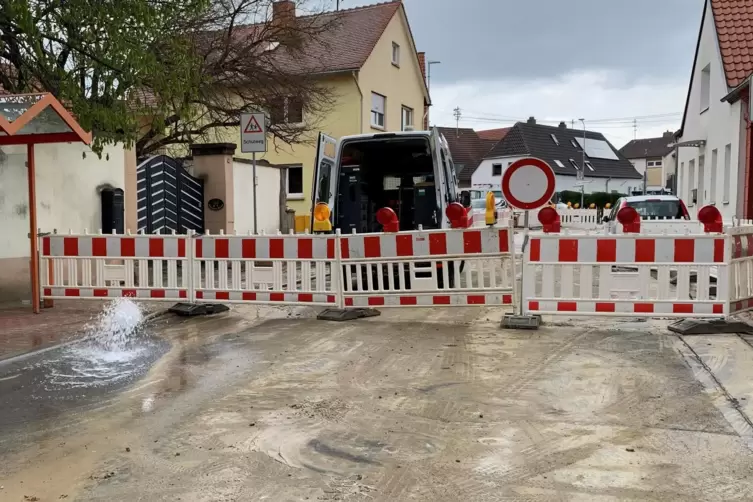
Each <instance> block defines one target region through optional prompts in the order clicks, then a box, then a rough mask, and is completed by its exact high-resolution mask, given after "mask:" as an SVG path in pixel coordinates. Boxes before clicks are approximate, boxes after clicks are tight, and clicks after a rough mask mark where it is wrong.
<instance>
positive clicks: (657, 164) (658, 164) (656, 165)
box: [646, 159, 662, 167]
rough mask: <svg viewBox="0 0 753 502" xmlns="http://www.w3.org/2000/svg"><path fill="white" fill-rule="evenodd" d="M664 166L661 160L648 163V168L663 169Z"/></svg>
mask: <svg viewBox="0 0 753 502" xmlns="http://www.w3.org/2000/svg"><path fill="white" fill-rule="evenodd" d="M661 166H662V160H661V159H654V160H647V161H646V167H661Z"/></svg>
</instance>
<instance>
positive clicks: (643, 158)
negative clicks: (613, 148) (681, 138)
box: [620, 131, 675, 188]
mask: <svg viewBox="0 0 753 502" xmlns="http://www.w3.org/2000/svg"><path fill="white" fill-rule="evenodd" d="M674 142H675V133H673V132H672V131H667V132H665V133H664V134H662V135H661V136H659V137H656V138H641V139H632V140H630V141H629V142H628V143H626V144H625V146H623V147H622V148H620V153H621V154H622V155H623V156H624V157H625V158H626V159H628V160H629V161H630V163H631V164H633V167H635V170H636V171H638V174H640V175H641V176H643V175H644V173H645V176H646V185H647V186H649V187H655V188H668V187H667V184H668V182H669V181H670V176H671V175H672V174H674V172H675V171H674V158H673V157H672V154H673V153H674V146H673V144H674Z"/></svg>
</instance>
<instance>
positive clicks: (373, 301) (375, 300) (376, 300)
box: [369, 296, 384, 307]
mask: <svg viewBox="0 0 753 502" xmlns="http://www.w3.org/2000/svg"><path fill="white" fill-rule="evenodd" d="M380 305H384V298H383V297H381V296H370V297H369V306H370V307H378V306H380Z"/></svg>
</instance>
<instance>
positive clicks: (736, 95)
mask: <svg viewBox="0 0 753 502" xmlns="http://www.w3.org/2000/svg"><path fill="white" fill-rule="evenodd" d="M751 80H753V73H751V74H750V75H748V76H747V77H746V78H745V80H743V81H742V82H740V84H739V85H738V86H737V87H735V88H734V89H732V90H731V91H730V92H729V93H727V95H726V96H724V97H723V98H722V99H721V100H720V101H721V102H722V103H724V102H727V103H729V104H732V103H735V102H737V101H738V100H739V99H740V95H741V94H742V91H744V90H745V89H746V88H748V87H749V86H750V82H751Z"/></svg>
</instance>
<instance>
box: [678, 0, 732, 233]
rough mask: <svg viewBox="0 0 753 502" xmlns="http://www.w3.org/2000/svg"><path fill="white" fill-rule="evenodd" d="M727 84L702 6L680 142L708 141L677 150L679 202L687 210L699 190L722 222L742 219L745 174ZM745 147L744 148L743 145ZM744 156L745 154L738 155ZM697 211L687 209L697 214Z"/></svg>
mask: <svg viewBox="0 0 753 502" xmlns="http://www.w3.org/2000/svg"><path fill="white" fill-rule="evenodd" d="M709 64H710V65H711V85H710V99H709V102H710V105H709V108H708V109H707V110H705V111H703V112H702V111H701V71H702V70H703V68H705V67H706V66H707V65H709ZM728 92H729V91H728V88H727V82H726V79H725V75H724V69H723V67H722V61H721V57H720V53H719V45H718V40H717V34H716V28H715V26H714V20H713V15H712V11H711V5H710V4H708V2H707V5H706V17H705V19H704V21H703V28H702V33H701V43H700V45H699V49H698V55H697V60H696V62H695V74H694V75H693V78H692V86H691V89H690V99H689V101H688V109H687V110H686V118H685V127H684V129H683V136H682V138H680V141H694V140H706V146H705V148H702V149H699V148H693V147H681V148H680V149H679V157H680V158H679V163H678V165H679V166H680V173H679V184H678V191H679V194H678V195H679V196H680V198H682V199H683V200H685V201H686V203H688V206H690V205H691V203H690V200H691V197H690V194H691V190H692V189H694V188H699V186H702V187H703V192H704V193H703V194H701V193H700V192H699V197H698V198H699V200H700V199H701V196H703V203H708V202H711V201H714V202H715V203H716V207H718V208H719V210H720V211H721V212H722V216H723V217H724V219H725V221H728V220H730V219H731V218H732V217H733V216H742V204H743V197H742V191H743V190H744V186H745V185H744V183H741V182H740V180H741V179H742V177H743V176H744V173H745V167H744V166H745V164H744V162H743V163H741V162H740V159H741V158H743V157H744V155H743V152H742V151H741V148H740V145H741V142H740V135H741V131H740V123H741V116H742V115H741V112H742V110H741V102H740V101H738V102H737V103H734V104H732V105H730V104H728V103H722V102H721V101H720V100H721V99H722V98H723V97H724V96H725V95H726V94H727V93H728ZM728 144H729V145H730V148H731V160H730V180H729V187H730V189H729V197H726V198H725V197H724V185H725V180H724V152H725V146H726V145H728ZM742 144H743V145H744V143H742ZM714 149H716V150H717V158H718V160H717V168H716V171H714V170H713V166H712V162H711V159H712V151H713V150H714ZM742 150H744V148H743V149H742ZM701 155H703V156H704V157H705V162H704V173H703V174H704V176H703V180H701V179H700V177H699V157H700V156H701ZM690 160H694V164H695V175H694V180H693V184H692V186H691V185H690V176H689V161H690ZM712 176H714V177H715V178H716V183H715V184H716V190H715V193H710V192H711V178H712ZM698 209H699V208H698V207H695V208H694V209H691V213H695V212H696V211H697V210H698Z"/></svg>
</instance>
